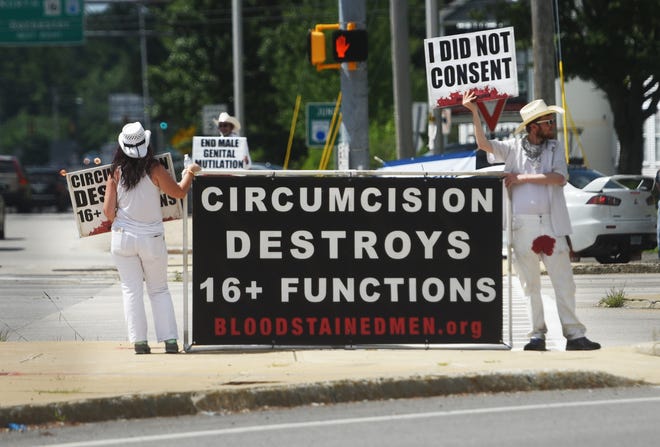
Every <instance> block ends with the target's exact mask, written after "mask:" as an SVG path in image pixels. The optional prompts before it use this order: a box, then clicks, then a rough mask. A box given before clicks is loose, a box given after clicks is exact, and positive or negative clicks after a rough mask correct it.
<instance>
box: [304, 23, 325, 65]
mask: <svg viewBox="0 0 660 447" xmlns="http://www.w3.org/2000/svg"><path fill="white" fill-rule="evenodd" d="M307 55H308V56H309V61H310V62H311V63H312V65H318V64H322V63H323V62H325V35H324V34H323V32H321V31H316V30H309V32H308V33H307Z"/></svg>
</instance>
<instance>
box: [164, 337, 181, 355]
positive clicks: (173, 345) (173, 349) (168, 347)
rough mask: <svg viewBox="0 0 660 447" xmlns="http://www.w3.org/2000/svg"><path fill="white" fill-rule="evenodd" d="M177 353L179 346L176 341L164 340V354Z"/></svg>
mask: <svg viewBox="0 0 660 447" xmlns="http://www.w3.org/2000/svg"><path fill="white" fill-rule="evenodd" d="M178 352H179V345H178V344H177V342H176V340H165V353H167V354H177V353H178Z"/></svg>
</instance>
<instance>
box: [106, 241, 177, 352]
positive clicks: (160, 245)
mask: <svg viewBox="0 0 660 447" xmlns="http://www.w3.org/2000/svg"><path fill="white" fill-rule="evenodd" d="M110 253H111V254H112V258H113V260H114V262H115V265H116V266H117V270H118V271H119V277H120V278H121V290H122V295H123V299H124V315H125V317H126V323H127V325H128V339H129V341H130V342H131V343H135V342H136V341H143V340H147V316H146V313H145V310H144V300H143V297H144V287H143V285H142V281H143V279H144V283H145V284H146V287H147V294H148V295H149V298H150V300H151V311H152V313H153V319H154V325H155V329H156V338H157V340H158V341H159V342H161V341H164V340H169V339H173V338H174V339H176V338H178V336H177V327H176V317H175V315H174V306H173V305H172V296H171V295H170V291H169V289H168V286H167V247H166V245H165V239H164V238H163V235H162V234H158V235H152V236H137V235H135V234H131V233H130V232H128V231H123V230H121V229H119V230H115V229H113V231H112V239H111V244H110Z"/></svg>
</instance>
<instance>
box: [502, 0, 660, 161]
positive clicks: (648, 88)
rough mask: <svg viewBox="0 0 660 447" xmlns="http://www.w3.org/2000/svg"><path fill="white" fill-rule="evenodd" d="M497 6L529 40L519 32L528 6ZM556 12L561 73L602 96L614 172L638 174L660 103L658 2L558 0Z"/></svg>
mask: <svg viewBox="0 0 660 447" xmlns="http://www.w3.org/2000/svg"><path fill="white" fill-rule="evenodd" d="M500 6H501V7H500V9H499V11H500V17H507V16H508V17H509V19H510V20H511V21H512V22H513V24H514V26H515V27H516V37H519V36H520V37H523V39H521V40H524V38H525V37H526V38H529V36H528V35H525V34H523V33H519V31H520V30H527V29H528V28H529V24H528V23H525V22H526V21H528V20H529V15H528V14H529V13H528V12H527V14H521V10H522V9H526V10H527V11H529V10H528V9H527V8H529V2H519V3H516V4H511V3H507V4H506V5H500ZM502 6H503V7H502ZM558 10H559V28H560V31H561V35H560V38H561V50H562V59H563V65H564V74H565V75H566V77H567V78H572V77H578V78H581V79H584V80H589V81H592V82H593V83H594V84H595V85H596V86H597V87H598V88H600V89H601V90H603V91H604V92H605V95H606V96H607V100H608V102H609V104H610V107H611V109H612V113H613V114H614V129H615V131H616V134H617V136H618V138H619V144H620V147H621V150H620V153H619V163H618V171H619V173H622V174H639V173H640V172H641V169H642V162H643V160H644V139H643V126H644V121H646V119H648V118H650V117H651V116H653V115H655V113H656V112H657V110H658V101H660V88H659V87H660V57H658V55H660V15H659V14H660V1H659V0H579V1H578V0H558ZM525 16H526V17H527V19H525Z"/></svg>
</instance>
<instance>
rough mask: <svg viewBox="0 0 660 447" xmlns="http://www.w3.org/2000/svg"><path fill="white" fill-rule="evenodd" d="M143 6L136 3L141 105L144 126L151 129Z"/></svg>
mask: <svg viewBox="0 0 660 447" xmlns="http://www.w3.org/2000/svg"><path fill="white" fill-rule="evenodd" d="M145 8H146V7H145V6H144V5H143V4H142V3H138V4H137V9H138V22H139V24H140V67H141V70H142V107H143V109H144V128H145V129H151V113H150V110H149V109H150V105H151V104H149V103H150V100H149V77H148V75H147V66H148V63H147V35H146V31H145V29H144V13H145Z"/></svg>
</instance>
